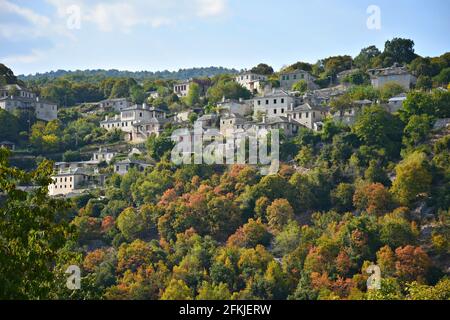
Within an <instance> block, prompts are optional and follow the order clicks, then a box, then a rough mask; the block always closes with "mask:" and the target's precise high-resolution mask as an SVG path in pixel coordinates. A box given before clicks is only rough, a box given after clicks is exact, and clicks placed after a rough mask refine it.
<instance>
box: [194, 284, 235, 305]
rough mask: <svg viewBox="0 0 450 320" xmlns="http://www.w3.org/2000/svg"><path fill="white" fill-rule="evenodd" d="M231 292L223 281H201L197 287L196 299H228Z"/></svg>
mask: <svg viewBox="0 0 450 320" xmlns="http://www.w3.org/2000/svg"><path fill="white" fill-rule="evenodd" d="M230 299H231V293H230V290H229V289H228V286H227V285H226V284H225V283H222V282H221V283H219V284H211V283H209V282H207V281H203V283H202V286H201V287H200V288H199V289H198V295H197V297H196V300H230Z"/></svg>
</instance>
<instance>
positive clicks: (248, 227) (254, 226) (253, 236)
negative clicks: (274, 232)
mask: <svg viewBox="0 0 450 320" xmlns="http://www.w3.org/2000/svg"><path fill="white" fill-rule="evenodd" d="M270 239H271V235H270V233H269V232H268V231H267V226H266V225H264V224H263V223H262V222H261V219H257V220H253V219H249V220H248V222H247V223H246V224H244V225H243V226H242V227H240V228H239V229H238V230H236V232H235V233H234V234H232V235H231V236H230V237H229V238H228V241H227V245H229V246H237V247H246V248H253V247H255V246H256V245H258V244H261V245H263V246H267V245H268V244H269V242H270Z"/></svg>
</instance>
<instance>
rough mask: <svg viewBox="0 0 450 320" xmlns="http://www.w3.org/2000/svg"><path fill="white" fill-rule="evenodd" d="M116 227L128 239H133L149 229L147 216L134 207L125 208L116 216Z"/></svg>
mask: <svg viewBox="0 0 450 320" xmlns="http://www.w3.org/2000/svg"><path fill="white" fill-rule="evenodd" d="M117 227H118V228H119V230H120V232H122V234H123V235H124V236H125V238H127V239H128V240H134V239H136V238H138V237H140V236H142V235H143V234H144V233H145V232H148V231H149V229H150V226H149V221H148V219H147V217H146V216H144V215H143V213H142V212H141V211H140V210H137V209H134V208H126V209H125V210H123V211H122V213H121V214H120V215H119V216H118V217H117Z"/></svg>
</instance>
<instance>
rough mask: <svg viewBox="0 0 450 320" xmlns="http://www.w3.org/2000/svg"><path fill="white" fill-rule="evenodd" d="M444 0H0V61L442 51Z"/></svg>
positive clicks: (52, 63) (120, 64)
mask: <svg viewBox="0 0 450 320" xmlns="http://www.w3.org/2000/svg"><path fill="white" fill-rule="evenodd" d="M449 16H450V1H448V0H395V1H393V0H370V1H366V0H314V1H312V0H307V1H306V0H128V1H123V0H0V63H4V64H6V65H7V66H8V67H10V68H11V69H12V70H13V71H14V73H15V74H34V73H36V72H46V71H52V70H58V69H65V70H84V69H119V70H130V71H140V70H148V71H158V70H171V71H172V70H178V69H180V68H191V67H208V66H223V67H228V68H236V69H247V68H251V67H253V66H255V65H257V64H258V63H261V62H264V63H267V64H269V65H271V66H273V67H274V69H276V70H278V69H280V68H281V67H283V66H285V65H288V64H292V63H294V62H297V61H305V62H310V63H314V62H316V61H317V60H318V59H321V58H326V57H328V56H332V55H339V54H350V55H352V56H355V55H357V54H358V53H359V51H360V50H361V49H362V48H364V47H367V46H369V45H376V46H377V47H378V48H380V49H383V47H384V43H385V41H386V40H389V39H392V38H394V37H402V38H409V39H412V40H414V42H415V49H416V53H418V54H420V55H422V56H437V55H441V54H443V53H445V52H448V51H450V36H449V34H450V19H449V18H448V17H449Z"/></svg>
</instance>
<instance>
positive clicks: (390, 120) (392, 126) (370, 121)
mask: <svg viewBox="0 0 450 320" xmlns="http://www.w3.org/2000/svg"><path fill="white" fill-rule="evenodd" d="M402 129H403V128H402V124H401V121H399V120H398V119H397V118H396V117H395V116H393V115H391V114H390V113H389V112H387V111H386V110H384V109H383V108H382V107H380V106H376V105H375V106H371V107H366V108H364V109H363V111H362V112H361V114H360V116H359V117H358V119H357V120H356V123H355V125H354V126H353V128H352V130H353V132H354V133H355V134H356V135H357V136H358V138H359V139H360V140H361V141H362V142H363V143H364V144H366V145H367V146H372V147H376V148H380V149H381V148H384V149H385V150H386V152H387V154H388V155H389V156H391V157H392V156H395V155H396V154H398V151H399V149H400V142H401V136H402Z"/></svg>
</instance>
